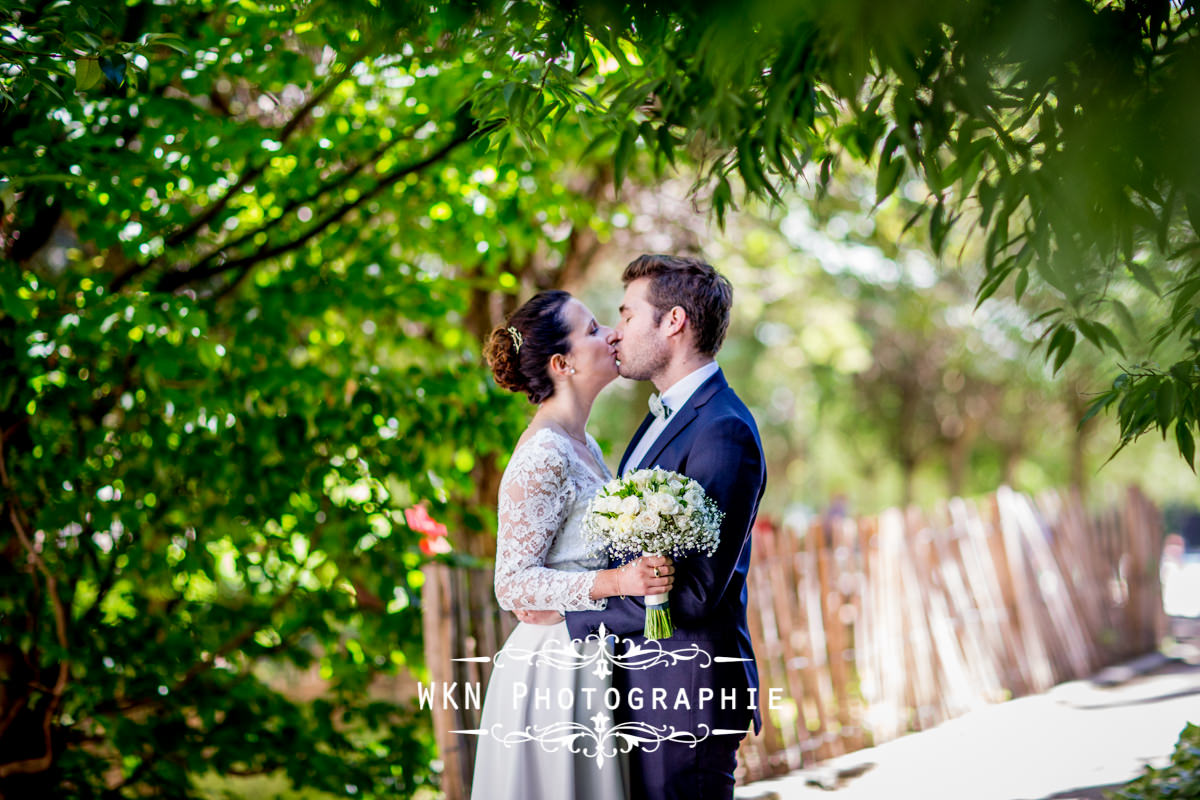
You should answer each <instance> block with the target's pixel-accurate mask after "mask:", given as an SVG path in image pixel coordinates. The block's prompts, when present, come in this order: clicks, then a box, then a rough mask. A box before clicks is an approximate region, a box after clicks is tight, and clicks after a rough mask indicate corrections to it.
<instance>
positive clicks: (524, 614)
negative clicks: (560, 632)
mask: <svg viewBox="0 0 1200 800" xmlns="http://www.w3.org/2000/svg"><path fill="white" fill-rule="evenodd" d="M513 613H514V614H516V615H517V619H519V620H521V622H528V623H529V624H530V625H557V624H558V623H560V622H562V621H563V619H564V617H563V615H562V614H560V613H558V612H557V611H532V610H525V609H520V608H518V609H516V610H515V611H513Z"/></svg>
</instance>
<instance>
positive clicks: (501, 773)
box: [471, 622, 628, 800]
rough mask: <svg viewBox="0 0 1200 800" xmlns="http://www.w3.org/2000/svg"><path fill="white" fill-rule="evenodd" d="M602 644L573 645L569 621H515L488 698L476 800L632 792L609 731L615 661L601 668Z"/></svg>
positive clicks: (595, 798) (597, 799)
mask: <svg viewBox="0 0 1200 800" xmlns="http://www.w3.org/2000/svg"><path fill="white" fill-rule="evenodd" d="M599 648H600V644H599V643H598V642H595V641H589V642H585V643H583V644H581V645H573V644H572V643H571V635H570V634H569V633H568V632H567V625H566V623H565V622H559V623H558V624H556V625H531V624H527V623H520V624H518V625H517V627H516V629H514V630H513V632H512V635H511V636H509V638H508V641H506V642H505V643H504V647H503V648H502V649H501V651H500V653H499V654H497V656H496V658H495V665H494V667H493V669H492V676H491V679H490V680H489V681H488V686H487V692H486V694H485V695H484V698H483V713H482V717H481V720H480V724H479V728H480V730H481V731H483V733H482V734H481V735H480V736H479V747H478V750H477V751H476V755H475V774H474V778H473V781H472V785H471V797H472V798H473V799H474V800H493V798H494V799H495V800H507V799H508V798H511V799H512V800H624V798H625V797H627V796H628V789H627V786H628V756H627V755H626V754H624V753H622V752H621V749H622V748H621V746H620V740H619V739H617V738H616V737H612V736H605V731H606V730H608V729H610V728H612V726H613V725H615V724H616V723H615V722H614V720H613V712H612V711H611V710H609V709H608V708H606V699H605V698H606V692H607V690H608V689H609V688H610V687H611V686H612V680H611V670H610V669H606V668H607V667H611V662H607V663H603V666H602V667H601V668H600V669H599V670H597V665H598V664H600V663H602V662H604V656H603V654H602V653H600V652H599ZM598 673H599V674H598ZM608 697H609V698H612V694H611V693H610V694H609V695H608ZM598 753H599V755H600V757H597V754H598Z"/></svg>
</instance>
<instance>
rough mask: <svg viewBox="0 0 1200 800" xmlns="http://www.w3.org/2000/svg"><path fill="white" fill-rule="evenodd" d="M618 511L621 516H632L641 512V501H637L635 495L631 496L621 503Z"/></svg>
mask: <svg viewBox="0 0 1200 800" xmlns="http://www.w3.org/2000/svg"><path fill="white" fill-rule="evenodd" d="M619 510H620V512H621V513H622V514H628V515H629V516H633V515H635V514H637V513H638V512H640V511H641V510H642V501H641V500H639V499H638V496H637V495H635V494H631V495H629V497H626V498H625V499H624V500H622V501H621V505H620V506H619Z"/></svg>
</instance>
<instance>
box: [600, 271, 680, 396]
mask: <svg viewBox="0 0 1200 800" xmlns="http://www.w3.org/2000/svg"><path fill="white" fill-rule="evenodd" d="M649 294H650V279H649V278H638V279H637V280H635V281H631V282H630V283H629V285H628V286H626V287H625V297H624V299H623V300H622V301H621V309H620V311H621V320H620V322H618V323H617V328H616V331H614V333H613V341H614V343H615V346H616V349H617V358H619V359H620V360H621V376H622V377H625V378H631V379H632V380H635V381H648V380H651V379H652V378H653V377H654V376H655V375H658V374H659V373H660V372H662V371H663V370H664V369H666V367H667V365H668V363H669V362H670V349H669V348H668V346H667V337H666V335H665V334H664V333H663V332H662V325H660V324H656V323H655V320H654V318H655V316H656V315H657V311H656V310H655V308H654V306H653V305H651V303H650V297H649ZM665 321H666V320H665V318H664V319H662V320H660V322H663V323H665Z"/></svg>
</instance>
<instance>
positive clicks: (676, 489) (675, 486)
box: [667, 478, 683, 494]
mask: <svg viewBox="0 0 1200 800" xmlns="http://www.w3.org/2000/svg"><path fill="white" fill-rule="evenodd" d="M667 488H668V489H670V490H671V494H680V493H682V492H683V481H681V480H679V479H678V478H672V479H671V480H669V481H667Z"/></svg>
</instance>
